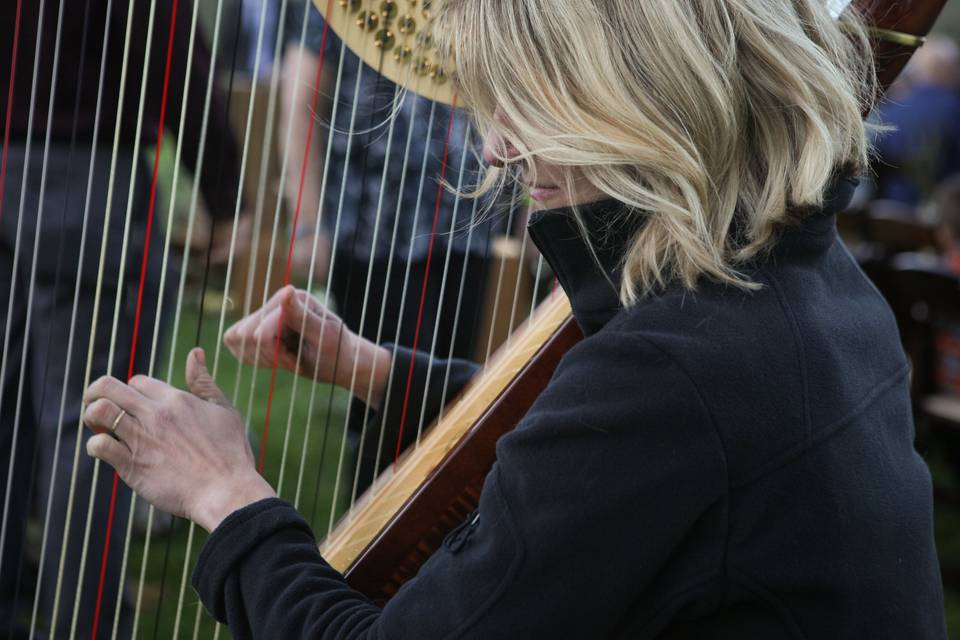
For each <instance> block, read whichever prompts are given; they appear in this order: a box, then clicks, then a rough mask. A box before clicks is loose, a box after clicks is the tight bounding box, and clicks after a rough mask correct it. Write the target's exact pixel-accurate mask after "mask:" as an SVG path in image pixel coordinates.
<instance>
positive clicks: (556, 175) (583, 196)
mask: <svg viewBox="0 0 960 640" xmlns="http://www.w3.org/2000/svg"><path fill="white" fill-rule="evenodd" d="M516 155H518V153H517V150H516V148H514V146H513V145H512V144H510V143H509V142H507V141H506V140H505V139H504V138H503V137H502V136H501V135H500V134H499V133H497V132H493V131H491V132H490V133H488V134H487V136H486V137H485V138H484V141H483V159H484V160H485V161H486V162H489V163H490V164H491V165H493V166H495V167H502V166H504V165H505V164H506V163H504V162H503V160H502V159H501V158H504V157H507V158H509V157H512V156H516ZM532 165H533V171H529V172H528V171H526V170H524V171H523V172H521V174H520V176H519V179H520V183H521V184H522V185H523V187H524V188H525V189H526V190H527V193H528V194H529V195H530V198H532V199H533V200H534V201H535V202H536V204H537V207H536V208H538V209H560V208H563V207H570V206H573V205H580V204H587V203H589V202H596V201H597V200H602V199H603V198H604V197H606V196H605V194H604V193H603V192H602V191H600V190H599V189H597V188H596V187H595V186H593V184H591V183H590V182H589V181H588V180H587V179H586V178H584V177H583V176H582V175H581V174H580V172H576V171H575V172H574V184H573V189H572V191H568V189H567V185H566V181H565V180H564V178H563V171H562V170H561V168H560V167H558V166H557V165H553V164H549V163H547V162H544V161H543V160H541V159H539V158H536V157H535V158H534V159H533V160H532Z"/></svg>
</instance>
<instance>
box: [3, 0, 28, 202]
mask: <svg viewBox="0 0 960 640" xmlns="http://www.w3.org/2000/svg"><path fill="white" fill-rule="evenodd" d="M22 13H23V0H17V11H16V17H15V18H14V25H13V49H12V50H11V53H10V84H9V85H8V87H9V88H8V89H7V117H6V121H5V123H4V125H3V157H2V158H0V217H2V216H3V193H4V189H3V187H4V186H6V184H7V152H8V151H9V150H10V124H11V117H12V115H13V84H14V81H15V80H16V79H17V54H18V53H19V51H20V18H21V15H22Z"/></svg>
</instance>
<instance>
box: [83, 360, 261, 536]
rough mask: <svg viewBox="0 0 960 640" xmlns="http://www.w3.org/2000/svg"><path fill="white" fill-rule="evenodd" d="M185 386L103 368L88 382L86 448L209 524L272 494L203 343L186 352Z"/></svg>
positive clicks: (160, 503) (146, 491)
mask: <svg viewBox="0 0 960 640" xmlns="http://www.w3.org/2000/svg"><path fill="white" fill-rule="evenodd" d="M187 385H188V387H189V388H190V392H189V393H188V392H185V391H180V390H179V389H175V388H173V387H171V386H170V385H168V384H166V383H163V382H160V381H159V380H155V379H153V378H148V377H146V376H134V377H133V378H131V380H130V382H129V383H128V384H123V383H122V382H120V381H119V380H117V379H116V378H111V377H109V376H104V377H102V378H100V379H99V380H97V381H96V382H94V383H93V384H92V385H90V387H89V388H88V389H87V391H86V393H85V394H84V397H83V400H84V403H85V404H86V412H85V417H84V422H85V423H86V425H87V427H89V428H90V429H91V430H92V431H93V432H94V433H95V435H94V436H92V437H91V438H90V439H89V440H88V441H87V453H88V454H90V455H91V456H93V457H95V458H99V459H100V460H103V461H104V462H106V463H107V464H109V465H111V466H112V467H113V468H114V469H116V470H117V472H118V473H119V474H120V477H121V478H123V481H124V482H126V483H127V484H128V485H129V486H130V488H132V489H133V490H134V491H136V492H137V493H138V494H139V495H140V496H142V497H143V498H144V499H146V500H147V501H148V502H150V503H151V504H153V505H154V506H155V507H157V508H158V509H161V510H163V511H167V512H169V513H173V514H174V515H178V516H182V517H185V518H189V519H190V520H193V521H194V522H196V523H197V524H199V525H200V526H202V527H203V528H204V529H206V530H207V531H213V530H214V529H215V528H216V527H217V525H219V524H220V522H222V521H223V519H224V518H226V517H227V516H228V515H229V514H230V513H232V512H233V511H235V510H237V509H239V508H241V507H244V506H246V505H248V504H251V503H253V502H256V501H257V500H261V499H263V498H269V497H273V496H275V495H276V493H274V491H273V489H272V488H271V487H270V485H269V484H267V482H266V480H264V479H263V478H262V477H261V476H260V474H259V473H257V471H256V469H255V467H254V462H253V453H252V451H251V450H250V443H249V442H248V441H247V438H246V435H245V433H244V424H243V419H242V418H241V417H240V413H239V412H238V411H237V410H236V409H234V408H233V407H232V406H231V405H230V403H229V402H227V399H226V397H225V396H224V395H223V392H222V391H220V389H219V388H218V387H217V385H216V384H215V383H214V381H213V378H212V377H210V374H209V373H208V372H207V367H206V363H205V359H204V354H203V350H202V349H194V350H193V351H191V352H190V355H188V356H187Z"/></svg>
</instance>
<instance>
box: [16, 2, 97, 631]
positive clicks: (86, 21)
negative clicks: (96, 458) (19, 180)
mask: <svg viewBox="0 0 960 640" xmlns="http://www.w3.org/2000/svg"><path fill="white" fill-rule="evenodd" d="M89 27H90V0H85V2H84V12H83V27H82V37H81V45H80V64H79V69H80V73H79V76H78V78H77V91H76V98H75V100H74V106H73V120H72V121H71V122H72V126H71V130H70V145H69V152H68V158H67V167H66V175H68V176H72V175H73V173H72V172H73V164H74V153H75V152H76V144H77V123H78V119H79V112H80V95H81V92H82V87H83V85H84V84H85V81H86V78H85V74H84V70H85V69H84V61H85V59H86V51H87V36H88V34H89ZM2 188H3V185H2V181H0V190H2ZM72 189H73V182H72V181H71V182H68V184H67V191H66V194H65V196H64V201H63V207H62V208H61V211H60V229H59V232H58V234H57V250H56V255H57V262H56V266H55V267H54V274H55V275H54V284H53V299H58V298H59V295H60V287H61V280H62V277H61V276H62V274H63V245H64V241H65V235H66V220H67V208H68V206H69V202H70V196H71V192H72ZM53 334H54V332H53V330H52V328H51V329H49V330H48V331H47V340H46V346H45V347H44V349H43V351H42V353H44V354H46V358H44V362H43V373H42V374H41V383H40V389H41V392H40V399H39V402H38V403H37V409H36V416H37V417H38V419H39V418H40V417H41V416H42V415H43V411H44V408H45V406H46V403H47V381H48V377H49V373H50V366H51V360H52V359H53V358H52V355H51V351H50V347H51V345H52V343H53ZM22 376H23V373H21V377H22ZM61 433H62V425H61V423H60V422H58V423H57V432H56V436H55V445H54V457H55V458H56V454H57V452H58V450H59V443H60V437H61ZM40 449H41V447H40V440H39V438H36V439H35V440H34V444H33V453H32V454H31V456H30V458H31V462H30V473H29V478H28V480H27V504H32V503H33V499H34V495H35V491H36V490H37V486H36V482H37V475H38V469H39V464H40ZM53 465H54V466H56V459H54V463H53ZM45 514H46V515H45V517H44V519H45V525H44V536H43V542H42V546H41V551H40V555H41V558H42V557H43V555H44V551H45V549H44V548H43V547H44V546H45V545H46V522H48V521H49V519H48V518H49V514H50V504H49V501H48V503H47V506H46V511H45ZM26 527H27V522H26V521H24V522H23V524H22V527H21V531H22V532H23V533H22V534H21V535H23V536H25V535H26V533H25V532H26ZM0 549H2V545H0ZM26 560H27V558H26V554H23V555H21V557H20V561H19V562H18V563H17V576H16V579H15V585H14V590H13V593H14V601H16V600H17V599H18V598H19V594H20V581H21V578H22V577H23V568H24V566H25V564H26ZM40 564H41V566H42V560H41V563H40ZM37 581H38V583H39V581H40V576H39V575H38V576H37ZM14 606H15V607H16V605H14ZM14 619H16V615H15V613H14V615H12V616H11V621H12V620H14Z"/></svg>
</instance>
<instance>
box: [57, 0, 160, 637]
mask: <svg viewBox="0 0 960 640" xmlns="http://www.w3.org/2000/svg"><path fill="white" fill-rule="evenodd" d="M178 5H179V2H178V0H173V4H172V7H171V11H170V26H169V34H168V36H167V52H166V61H165V63H164V72H163V93H162V96H161V101H160V121H159V123H158V125H157V148H156V152H155V155H154V159H153V175H152V177H151V180H150V199H149V204H148V208H147V228H146V233H145V236H144V243H143V258H142V262H141V266H140V281H139V284H138V287H137V302H136V311H135V313H134V321H133V336H132V338H131V344H130V357H129V362H128V366H127V380H128V381H129V380H130V379H131V378H133V375H134V371H135V367H136V349H137V343H138V340H139V337H140V316H141V313H142V311H143V293H144V287H145V284H146V276H147V265H148V260H149V257H150V237H151V232H152V231H153V220H154V213H155V211H156V196H157V177H158V172H159V169H160V150H161V148H162V146H163V145H162V141H163V128H164V122H165V118H166V112H167V98H168V90H169V87H170V67H171V64H172V60H173V45H174V40H175V35H176V29H175V27H176V20H177V9H178ZM151 39H152V34H151V36H148V40H147V45H146V47H147V53H146V54H145V57H146V58H147V62H145V65H144V66H145V71H144V74H143V78H142V80H141V96H140V118H141V122H140V123H138V126H137V128H138V132H137V142H136V143H135V144H138V143H139V140H140V131H139V130H140V127H141V126H142V118H143V104H144V98H145V95H146V93H145V92H146V86H147V81H148V75H149V74H148V73H147V72H146V68H147V67H148V66H149V56H150V41H151ZM118 119H119V118H118ZM136 157H137V153H136V151H135V153H134V158H136ZM131 173H132V178H131V181H130V187H129V189H128V193H127V217H126V220H125V221H124V244H123V249H122V250H121V262H120V269H119V271H120V275H119V277H118V279H117V282H123V277H124V270H125V261H126V260H125V258H126V251H127V247H128V242H129V234H130V220H131V214H132V212H133V202H134V194H135V189H136V163H134V168H133V169H132V171H131ZM120 304H121V289H120V288H118V291H117V295H116V297H115V299H114V310H113V327H112V329H111V334H110V343H111V344H110V355H109V356H108V365H107V367H108V371H109V370H110V369H112V366H113V356H114V345H115V343H116V340H117V328H118V324H119V320H120ZM119 483H120V474H119V473H117V472H116V471H114V472H113V485H112V487H111V490H110V506H109V508H108V515H107V528H106V533H105V534H104V542H103V554H102V556H101V560H100V577H99V580H98V582H97V597H96V603H95V605H94V614H93V625H92V630H91V633H90V635H91V637H93V638H95V637H96V636H97V628H98V625H99V622H100V612H101V608H102V604H103V590H104V584H105V580H106V573H107V562H108V559H109V557H110V539H111V536H112V533H113V520H114V516H115V514H116V502H117V489H118V486H119ZM95 493H96V486H94V487H92V488H91V491H90V495H91V501H90V509H89V511H88V515H87V531H88V532H89V530H90V524H91V520H92V519H93V509H92V508H93V495H94V494H95ZM86 547H87V545H86V544H85V545H84V552H86ZM82 574H83V572H82V571H81V575H82ZM81 591H82V590H81V589H79V588H78V589H77V598H76V600H75V612H74V619H75V620H76V609H77V608H78V606H79V603H80V593H81ZM161 596H162V593H161ZM119 606H120V603H119V602H116V603H115V607H116V608H119Z"/></svg>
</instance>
